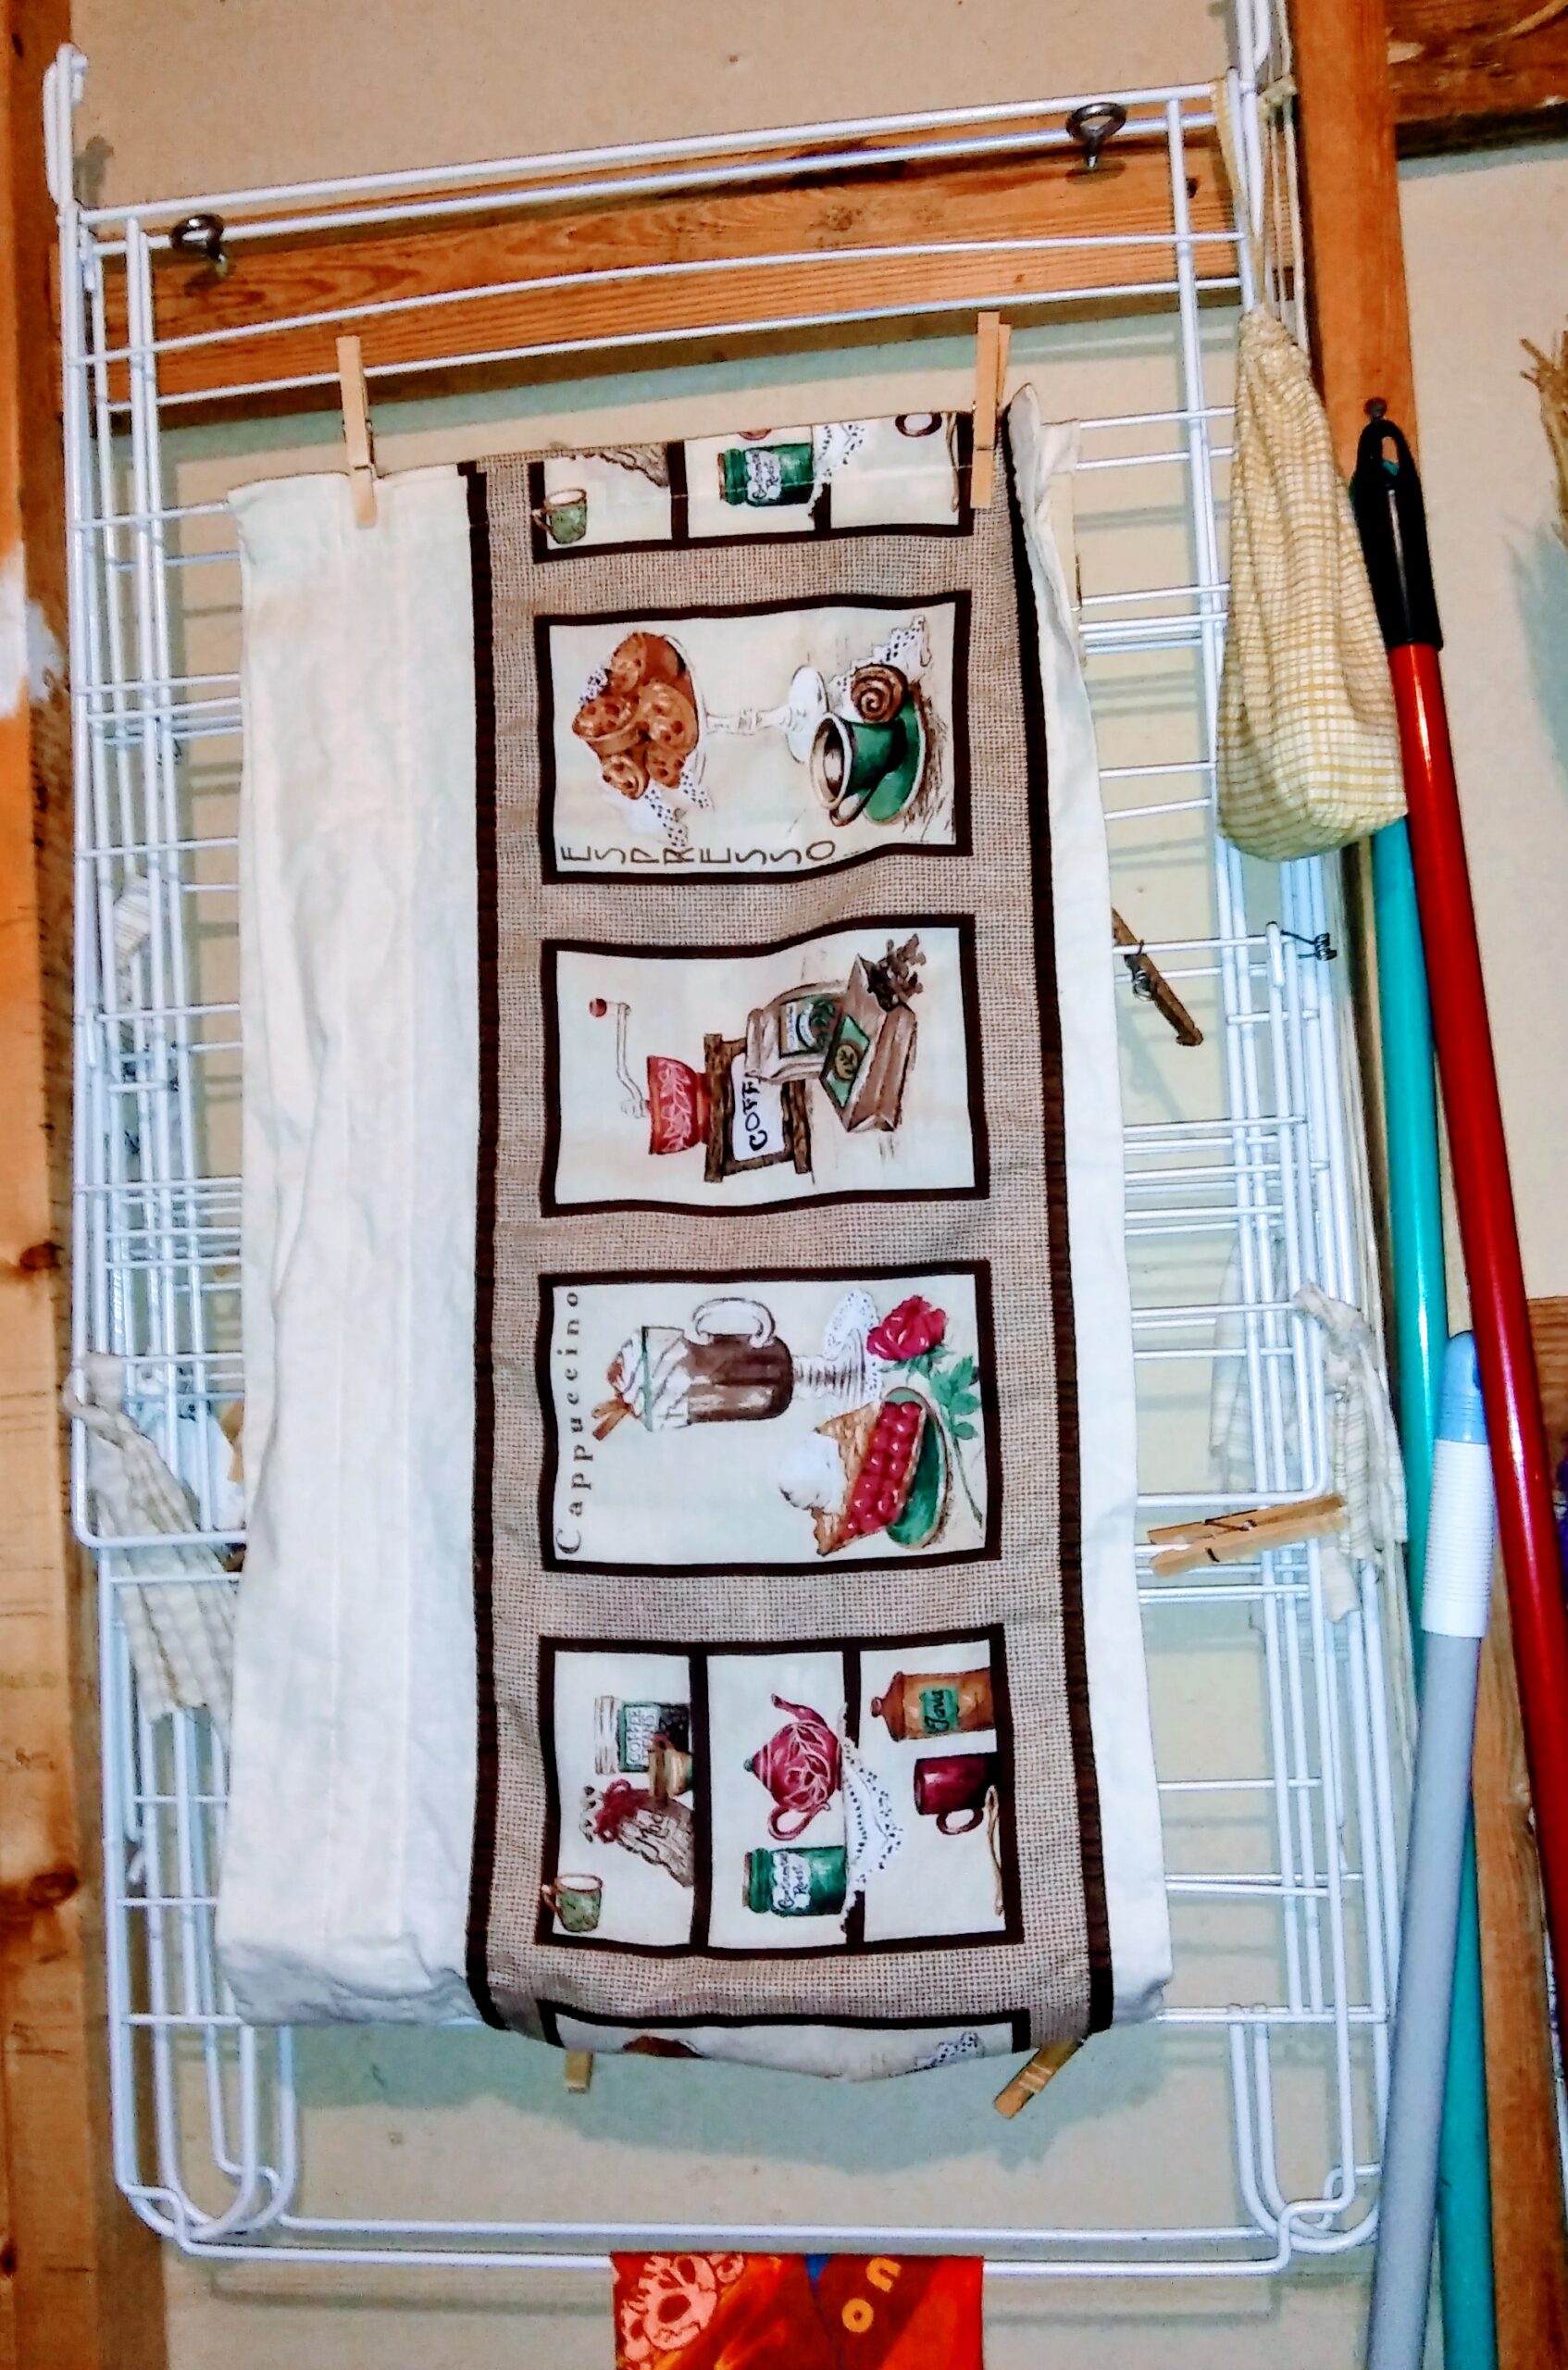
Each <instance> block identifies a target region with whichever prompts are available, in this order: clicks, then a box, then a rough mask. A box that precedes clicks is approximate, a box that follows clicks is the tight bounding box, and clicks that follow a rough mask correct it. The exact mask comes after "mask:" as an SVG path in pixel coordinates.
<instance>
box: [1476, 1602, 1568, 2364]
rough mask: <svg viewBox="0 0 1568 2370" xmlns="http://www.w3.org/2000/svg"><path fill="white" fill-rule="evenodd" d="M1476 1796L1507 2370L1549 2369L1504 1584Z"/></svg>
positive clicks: (1558, 2201)
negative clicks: (1542, 2367)
mask: <svg viewBox="0 0 1568 2370" xmlns="http://www.w3.org/2000/svg"><path fill="white" fill-rule="evenodd" d="M1474 1792H1475V1872H1476V1883H1477V1888H1478V1890H1479V1894H1480V1902H1481V1989H1482V1991H1483V1994H1484V1995H1485V1999H1486V2003H1487V2127H1488V2131H1489V2135H1490V2141H1489V2152H1490V2156H1491V2167H1492V2264H1493V2269H1494V2272H1495V2276H1496V2294H1497V2322H1498V2364H1499V2370H1541V2365H1542V2364H1545V2363H1548V2362H1568V2253H1565V2252H1564V2245H1563V2231H1562V2158H1561V2156H1560V2153H1559V2151H1558V2139H1557V2077H1556V2072H1555V2069H1554V2067H1553V2064H1552V2055H1551V2027H1550V2010H1549V2002H1548V2000H1547V1988H1546V1933H1545V1929H1544V1927H1543V1924H1542V1920H1541V1893H1540V1874H1539V1871H1538V1869H1537V1865H1536V1841H1535V1836H1534V1833H1533V1832H1532V1828H1531V1818H1530V1780H1529V1776H1528V1773H1527V1771H1526V1768H1525V1765H1524V1725H1523V1723H1522V1721H1521V1719H1520V1716H1519V1690H1518V1687H1517V1685H1516V1684H1515V1680H1514V1675H1513V1646H1512V1636H1511V1633H1510V1628H1509V1619H1508V1590H1506V1589H1505V1588H1503V1587H1502V1586H1501V1585H1500V1584H1499V1585H1498V1586H1497V1587H1496V1588H1494V1589H1493V1590H1492V1626H1491V1628H1490V1630H1489V1632H1488V1633H1487V1642H1486V1644H1485V1646H1484V1648H1483V1649H1482V1653H1481V1690H1480V1696H1479V1699H1478V1701H1477V1704H1476V1721H1475V1779H1474Z"/></svg>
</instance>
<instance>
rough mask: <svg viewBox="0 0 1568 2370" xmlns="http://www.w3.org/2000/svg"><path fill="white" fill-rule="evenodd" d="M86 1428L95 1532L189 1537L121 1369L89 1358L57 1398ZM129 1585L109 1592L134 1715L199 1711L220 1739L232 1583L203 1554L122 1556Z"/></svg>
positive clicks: (187, 1509)
mask: <svg viewBox="0 0 1568 2370" xmlns="http://www.w3.org/2000/svg"><path fill="white" fill-rule="evenodd" d="M60 1404H61V1405H62V1407H63V1408H64V1409H65V1411H66V1414H67V1415H68V1416H75V1417H77V1418H78V1419H79V1420H80V1421H81V1423H83V1424H84V1425H85V1426H86V1428H87V1489H88V1494H89V1497H90V1498H91V1501H92V1506H93V1521H94V1523H95V1524H96V1526H97V1528H98V1529H99V1530H100V1531H104V1532H107V1533H111V1534H116V1535H118V1536H119V1537H122V1538H130V1539H135V1538H139V1537H144V1536H145V1535H146V1534H147V1533H149V1532H152V1531H163V1532H167V1533H168V1536H169V1538H170V1539H171V1540H175V1539H178V1537H179V1534H180V1532H181V1531H182V1530H197V1529H199V1528H200V1527H201V1526H200V1524H199V1522H198V1520H197V1517H196V1510H195V1507H194V1506H193V1503H192V1502H191V1498H190V1494H189V1492H188V1491H186V1489H185V1487H184V1485H183V1484H182V1483H181V1482H180V1480H178V1479H177V1478H176V1477H175V1475H174V1474H172V1473H171V1472H170V1471H169V1469H168V1466H167V1465H166V1464H165V1463H164V1460H163V1458H162V1457H161V1456H160V1455H159V1454H158V1452H157V1450H156V1448H155V1446H154V1445H153V1443H152V1441H150V1440H149V1439H148V1438H147V1435H146V1433H145V1432H143V1431H141V1430H139V1429H138V1428H137V1426H136V1425H135V1424H134V1423H133V1422H132V1421H131V1416H130V1415H129V1414H128V1413H127V1411H126V1405H125V1360H124V1359H123V1358H118V1357H115V1356H113V1355H111V1354H110V1353H108V1352H106V1351H93V1352H90V1353H89V1354H88V1355H87V1356H86V1357H84V1358H83V1359H82V1360H81V1365H80V1366H76V1367H74V1368H73V1369H72V1371H71V1373H70V1374H69V1375H68V1377H67V1378H66V1386H65V1389H64V1391H62V1392H61V1393H60ZM126 1552H127V1555H128V1558H134V1569H135V1572H136V1574H137V1578H136V1579H135V1580H134V1581H130V1580H128V1581H125V1582H122V1583H121V1584H120V1586H119V1589H118V1603H119V1612H120V1618H121V1620H122V1621H123V1622H124V1624H125V1634H126V1639H127V1641H128V1643H129V1645H130V1647H131V1663H132V1665H134V1668H135V1672H136V1685H137V1690H138V1692H139V1694H140V1696H141V1700H142V1706H143V1710H144V1711H145V1712H146V1713H147V1714H148V1715H149V1716H150V1717H151V1718H153V1719H155V1720H156V1719H159V1718H161V1717H162V1715H164V1714H165V1713H166V1712H172V1711H174V1710H176V1709H179V1710H180V1711H185V1712H197V1711H204V1710H205V1711H207V1712H210V1713H211V1715H212V1718H213V1724H214V1726H215V1727H216V1728H218V1732H219V1734H220V1735H223V1736H227V1735H228V1732H229V1697H230V1687H231V1685H232V1681H233V1675H234V1583H233V1581H232V1580H231V1579H230V1578H229V1575H228V1573H227V1572H226V1571H225V1570H224V1568H223V1564H222V1560H221V1558H220V1557H218V1555H216V1554H215V1553H213V1550H212V1549H211V1548H210V1547H206V1546H191V1547H180V1546H173V1545H171V1546H169V1547H168V1548H162V1547H151V1548H131V1549H128V1550H127V1551H126Z"/></svg>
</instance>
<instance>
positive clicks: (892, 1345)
mask: <svg viewBox="0 0 1568 2370" xmlns="http://www.w3.org/2000/svg"><path fill="white" fill-rule="evenodd" d="M946 1331H947V1312H946V1310H945V1309H940V1308H933V1307H932V1305H931V1304H930V1302H929V1301H928V1300H922V1299H921V1297H920V1295H919V1293H918V1292H914V1293H912V1294H911V1295H910V1297H909V1299H908V1300H901V1301H900V1303H899V1304H898V1306H897V1307H896V1308H894V1309H890V1310H889V1312H888V1314H887V1316H884V1317H883V1319H882V1322H881V1323H880V1325H877V1326H873V1328H872V1329H871V1331H870V1332H869V1333H868V1334H867V1336H866V1340H865V1346H866V1348H867V1349H868V1350H869V1351H870V1353H871V1354H872V1356H873V1357H874V1358H885V1359H886V1360H887V1361H888V1364H889V1365H890V1366H906V1365H907V1364H908V1363H909V1361H910V1359H912V1358H923V1357H924V1356H925V1355H926V1353H927V1351H929V1350H934V1349H935V1348H936V1347H937V1345H938V1343H939V1342H940V1341H941V1339H942V1337H943V1335H944V1334H945V1333H946Z"/></svg>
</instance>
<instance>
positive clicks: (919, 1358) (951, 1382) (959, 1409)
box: [865, 1292, 984, 1528]
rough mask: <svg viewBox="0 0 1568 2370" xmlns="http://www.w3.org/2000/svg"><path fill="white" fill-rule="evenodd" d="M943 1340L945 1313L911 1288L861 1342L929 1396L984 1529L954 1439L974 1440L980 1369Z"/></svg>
mask: <svg viewBox="0 0 1568 2370" xmlns="http://www.w3.org/2000/svg"><path fill="white" fill-rule="evenodd" d="M946 1343H947V1311H946V1310H945V1309H941V1308H933V1306H932V1305H931V1303H930V1302H929V1301H928V1300H922V1299H921V1297H920V1295H919V1293H918V1292H912V1293H911V1294H910V1296H909V1298H908V1299H907V1300H901V1301H900V1303H899V1304H898V1306H897V1307H896V1308H892V1309H890V1310H889V1312H888V1314H887V1316H884V1317H883V1319H882V1322H881V1323H880V1325H875V1326H873V1327H872V1328H871V1331H870V1332H869V1333H868V1334H867V1335H866V1338H865V1346H866V1349H867V1350H868V1351H869V1352H870V1353H871V1355H872V1356H873V1357H874V1358H882V1359H885V1360H886V1361H887V1363H888V1364H889V1365H890V1366H902V1367H904V1368H905V1369H906V1371H907V1374H908V1377H909V1379H910V1380H911V1381H915V1380H918V1381H920V1382H921V1383H923V1384H924V1385H925V1387H926V1390H927V1392H928V1393H929V1395H930V1405H931V1408H932V1411H933V1413H934V1414H935V1416H936V1417H937V1420H938V1421H939V1423H940V1425H941V1427H942V1429H943V1430H944V1432H945V1433H946V1434H947V1438H948V1442H949V1445H950V1447H951V1448H952V1451H953V1458H952V1470H953V1473H954V1474H955V1475H956V1477H957V1479H958V1486H959V1488H960V1489H961V1490H962V1491H963V1492H964V1496H965V1498H966V1499H967V1500H968V1502H969V1511H970V1513H971V1514H972V1515H973V1516H974V1517H975V1520H976V1521H977V1523H979V1524H981V1526H982V1528H983V1527H984V1517H983V1516H982V1515H981V1513H980V1509H979V1507H978V1506H977V1504H976V1503H975V1493H974V1491H972V1490H971V1489H970V1487H969V1477H968V1475H967V1474H966V1473H965V1471H964V1458H963V1454H962V1453H961V1452H960V1449H959V1443H960V1442H961V1441H972V1440H974V1439H975V1438H976V1436H977V1430H978V1424H977V1418H978V1416H979V1412H980V1381H979V1369H978V1367H977V1366H976V1364H975V1361H974V1359H973V1358H967V1357H965V1358H961V1357H960V1356H959V1355H958V1354H957V1353H956V1351H954V1350H953V1349H952V1347H951V1346H944V1345H945V1344H946Z"/></svg>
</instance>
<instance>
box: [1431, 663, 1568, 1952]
mask: <svg viewBox="0 0 1568 2370" xmlns="http://www.w3.org/2000/svg"><path fill="white" fill-rule="evenodd" d="M1388 667H1389V671H1390V673H1391V674H1392V676H1393V679H1394V702H1395V705H1396V707H1397V709H1398V712H1399V719H1400V753H1401V755H1402V756H1403V760H1404V775H1405V790H1406V794H1407V796H1408V798H1409V800H1410V847H1411V862H1412V868H1413V870H1414V873H1415V889H1416V897H1417V901H1418V903H1419V904H1420V907H1421V928H1422V935H1423V937H1424V938H1425V943H1426V969H1427V981H1428V987H1429V990H1430V993H1431V999H1432V1034H1433V1037H1434V1040H1435V1041H1436V1044H1437V1065H1438V1069H1439V1071H1440V1073H1441V1077H1442V1081H1443V1105H1444V1109H1445V1111H1446V1113H1447V1116H1448V1123H1449V1151H1450V1159H1451V1161H1452V1165H1453V1180H1454V1200H1455V1203H1456V1204H1457V1206H1458V1212H1459V1229H1460V1239H1461V1241H1462V1244H1463V1248H1464V1266H1465V1273H1466V1276H1467V1278H1468V1279H1469V1286H1470V1307H1471V1324H1472V1326H1473V1327H1474V1328H1475V1346H1476V1350H1477V1353H1478V1355H1479V1361H1480V1368H1481V1390H1482V1395H1483V1397H1484V1399H1485V1401H1486V1404H1487V1430H1488V1435H1489V1438H1490V1441H1491V1450H1492V1469H1493V1474H1494V1478H1495V1479H1496V1484H1497V1499H1498V1535H1499V1539H1500V1543H1501V1547H1502V1559H1503V1567H1504V1570H1505V1572H1506V1574H1507V1578H1508V1599H1509V1608H1510V1611H1511V1613H1512V1621H1513V1654H1514V1661H1515V1663H1516V1665H1517V1666H1518V1674H1519V1700H1520V1708H1521V1710H1522V1712H1523V1715H1524V1745H1525V1752H1526V1754H1527V1757H1528V1761H1529V1767H1530V1787H1531V1791H1532V1793H1533V1795H1534V1798H1535V1812H1536V1840H1537V1847H1538V1850H1539V1852H1540V1862H1541V1878H1542V1884H1543V1888H1544V1890H1545V1893H1546V1909H1547V1928H1548V1931H1549V1934H1550V1937H1551V1947H1552V1955H1553V1959H1554V1961H1555V1964H1556V1965H1557V1966H1558V1968H1559V1969H1560V1970H1562V1969H1563V1968H1568V1611H1565V1610H1564V1603H1563V1587H1562V1562H1561V1558H1560V1555H1559V1551H1558V1543H1557V1527H1556V1523H1555V1520H1554V1517H1553V1512H1552V1503H1551V1467H1550V1464H1549V1458H1548V1454H1547V1444H1546V1427H1545V1425H1544V1423H1543V1422H1542V1419H1541V1396H1540V1383H1539V1379H1538V1378H1537V1372H1536V1353H1535V1345H1534V1343H1533V1341H1532V1340H1531V1337H1530V1315H1529V1306H1528V1304H1527V1302H1526V1300H1525V1297H1524V1267H1523V1265H1522V1264H1521V1261H1520V1256H1519V1233H1518V1228H1517V1225H1516V1223H1515V1220H1514V1213H1513V1188H1512V1183H1511V1181H1510V1179H1509V1173H1508V1150H1507V1145H1506V1142H1505V1141H1504V1137H1503V1129H1502V1105H1501V1103H1500V1100H1499V1096H1498V1080H1497V1068H1496V1066H1495V1064H1494V1061H1493V1058H1492V1036H1491V1027H1490V1024H1489V1022H1488V1020H1487V990H1486V983H1485V981H1484V979H1483V977H1482V972H1481V950H1480V946H1479V943H1478V942H1477V939H1476V935H1475V904H1474V902H1473V900H1472V897H1471V892H1470V874H1469V870H1468V867H1467V866H1466V864H1465V858H1464V828H1463V825H1462V821H1461V819H1460V810H1459V791H1458V785H1457V784H1456V782H1455V780H1454V769H1453V751H1452V748H1451V746H1450V741H1449V719H1448V710H1447V708H1446V706H1445V705H1444V701H1443V679H1442V672H1441V668H1440V665H1439V661H1438V657H1437V651H1436V650H1435V649H1433V648H1432V646H1431V644H1430V643H1428V642H1406V643H1404V644H1403V645H1402V646H1401V647H1400V648H1398V649H1394V650H1390V652H1389V653H1388Z"/></svg>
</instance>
